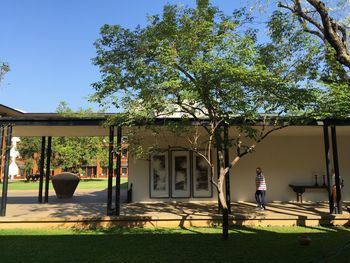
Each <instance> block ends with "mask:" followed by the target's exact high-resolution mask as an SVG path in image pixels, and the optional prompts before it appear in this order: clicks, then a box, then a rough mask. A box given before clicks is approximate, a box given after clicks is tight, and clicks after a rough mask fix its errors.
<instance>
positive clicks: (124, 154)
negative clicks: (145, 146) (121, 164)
mask: <svg viewBox="0 0 350 263" xmlns="http://www.w3.org/2000/svg"><path fill="white" fill-rule="evenodd" d="M122 156H123V157H128V149H126V148H123V149H122Z"/></svg>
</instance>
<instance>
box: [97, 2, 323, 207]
mask: <svg viewBox="0 0 350 263" xmlns="http://www.w3.org/2000/svg"><path fill="white" fill-rule="evenodd" d="M251 22H252V18H251V17H250V16H249V14H248V13H247V12H245V10H244V9H243V10H236V11H234V12H233V13H232V14H231V15H226V14H224V13H223V12H221V11H220V10H219V9H218V8H216V7H214V6H212V5H211V4H210V3H209V1H208V0H198V1H197V6H196V7H195V8H188V7H179V6H174V5H166V6H165V7H164V10H163V14H161V15H153V16H150V17H149V19H148V24H147V26H145V27H137V28H135V29H127V28H123V27H122V26H120V25H104V26H103V27H102V28H101V32H100V34H101V36H100V38H99V39H98V40H97V41H96V42H95V46H96V50H97V57H95V58H94V60H93V62H94V64H95V65H96V66H98V67H99V68H100V72H101V77H102V79H101V81H99V82H96V83H93V87H94V88H95V94H94V95H93V96H92V100H94V101H97V102H99V103H101V104H109V103H112V104H113V105H115V106H117V107H121V108H122V110H123V112H124V118H125V120H126V121H125V122H124V123H123V124H124V125H128V124H130V123H131V124H134V121H135V120H139V119H143V120H145V119H146V120H148V121H152V120H155V119H156V118H159V117H174V116H177V117H181V118H182V119H183V120H184V121H186V120H195V121H197V123H198V127H200V128H202V129H203V130H204V131H205V133H206V136H203V137H201V138H200V135H199V134H198V133H197V130H196V131H195V132H194V133H193V134H192V135H193V137H192V138H191V139H189V141H190V142H191V144H192V148H191V149H192V150H194V151H196V149H198V145H203V144H206V145H207V147H206V149H207V152H206V154H203V155H202V156H203V158H205V159H206V161H207V163H208V165H209V166H210V167H211V168H212V176H213V177H212V182H213V184H214V185H215V187H216V189H217V190H218V194H219V198H220V201H221V204H222V205H223V208H224V210H225V209H227V206H226V202H225V197H224V195H223V193H224V184H223V183H224V178H225V175H226V174H227V171H228V170H229V169H230V168H231V167H232V166H234V165H235V163H237V162H238V160H239V159H240V158H242V157H243V156H244V155H245V154H247V153H250V152H252V151H253V150H254V148H255V145H256V144H257V143H259V142H261V141H262V140H263V139H264V138H266V136H268V135H269V134H270V133H271V132H273V131H275V130H278V129H281V128H283V127H286V126H287V125H288V120H289V117H290V116H293V117H305V116H308V114H309V113H311V112H312V110H313V109H314V106H315V104H316V102H317V98H318V95H319V90H318V89H317V88H318V87H313V86H312V85H311V84H313V82H314V80H315V78H316V76H315V74H316V73H317V69H318V67H319V61H320V60H319V57H318V56H317V54H318V51H319V50H318V48H319V46H318V43H317V42H315V41H314V40H313V38H311V37H309V35H307V34H305V32H304V31H303V30H293V32H291V33H290V34H288V33H287V32H286V31H284V30H282V29H283V26H284V25H289V24H288V23H287V22H288V20H287V19H286V18H285V17H284V16H283V15H282V14H281V13H276V14H275V17H273V18H272V19H271V21H270V29H271V30H270V32H271V41H270V42H269V43H261V42H259V41H258V39H257V34H256V33H257V30H256V29H254V28H252V27H250V26H249V25H250V24H251ZM277 22H278V24H274V23H277ZM283 22H285V24H281V23H283ZM286 35H287V36H288V37H284V36H286ZM232 120H235V121H236V122H235V127H236V129H237V132H236V133H235V134H234V135H233V136H234V137H232V136H231V138H229V141H227V140H226V141H225V139H224V138H223V137H222V136H221V128H222V126H223V125H229V124H231V123H232ZM130 121H131V122H130ZM257 124H259V125H260V126H259V127H257V126H255V125H257ZM171 128H174V127H171ZM178 128H179V126H176V127H175V130H176V129H177V130H178ZM185 134H186V135H187V136H190V135H189V134H190V132H189V131H188V130H187V131H186V133H185ZM244 138H248V139H249V140H248V141H249V142H247V143H244V142H243V140H244ZM129 139H131V138H129ZM200 141H201V142H200ZM224 143H225V144H226V145H227V144H229V145H230V146H231V147H233V148H235V149H236V156H234V157H233V158H232V160H230V162H229V163H225V162H224V158H223V148H224V147H223V144H224ZM214 147H216V148H217V149H218V156H219V160H220V161H219V164H220V176H219V177H218V178H217V179H216V178H214V161H213V159H212V157H211V150H212V149H213V148H214ZM197 153H198V152H197ZM199 154H200V153H199Z"/></svg>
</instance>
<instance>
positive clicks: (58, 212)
mask: <svg viewBox="0 0 350 263" xmlns="http://www.w3.org/2000/svg"><path fill="white" fill-rule="evenodd" d="M121 197H122V200H123V201H125V200H126V191H122V193H121ZM37 200H38V197H37V191H28V190H23V191H9V195H8V200H7V209H6V217H2V218H0V228H3V227H5V225H6V227H7V226H12V227H18V226H19V225H18V224H17V225H16V223H20V224H22V226H23V224H25V225H27V226H29V223H30V226H31V227H33V226H39V224H40V226H42V225H43V223H47V224H49V223H51V225H52V226H62V225H63V223H62V222H64V224H66V223H67V222H70V223H71V224H68V225H70V226H72V224H73V225H74V224H76V223H78V222H84V224H88V223H89V222H94V223H96V222H109V223H113V224H114V225H123V226H141V227H144V226H184V225H190V226H207V225H217V224H220V222H221V216H220V214H218V210H217V203H216V202H194V203H131V204H126V203H123V204H122V206H121V214H120V216H119V217H113V216H109V217H107V216H106V210H107V205H106V200H107V192H106V190H79V191H77V192H76V193H75V195H74V196H73V198H71V199H57V197H56V196H55V195H54V193H51V194H50V196H49V203H46V204H38V202H37ZM113 201H114V197H113ZM347 206H350V204H346V203H345V204H344V211H343V214H342V215H334V214H333V215H330V214H329V212H328V204H327V203H308V202H305V203H296V202H289V203H281V202H272V203H269V204H268V206H267V210H264V211H261V210H256V209H255V204H254V203H252V202H234V203H232V215H230V222H231V224H236V225H262V226H264V225H320V224H330V225H332V224H333V225H349V224H350V214H349V212H348V211H347V209H346V207H347Z"/></svg>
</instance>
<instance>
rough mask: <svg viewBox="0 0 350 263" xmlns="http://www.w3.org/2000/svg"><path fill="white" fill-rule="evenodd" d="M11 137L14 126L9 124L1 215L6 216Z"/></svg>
mask: <svg viewBox="0 0 350 263" xmlns="http://www.w3.org/2000/svg"><path fill="white" fill-rule="evenodd" d="M11 138H12V126H11V125H8V126H7V131H6V145H5V165H4V180H3V183H2V196H1V208H0V216H6V205H7V189H8V181H9V167H10V151H11Z"/></svg>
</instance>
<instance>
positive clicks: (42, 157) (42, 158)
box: [38, 136, 46, 203]
mask: <svg viewBox="0 0 350 263" xmlns="http://www.w3.org/2000/svg"><path fill="white" fill-rule="evenodd" d="M45 144H46V137H44V136H43V137H41V153H40V171H39V172H40V177H39V196H38V202H39V203H42V202H43V183H44V167H45Z"/></svg>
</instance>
